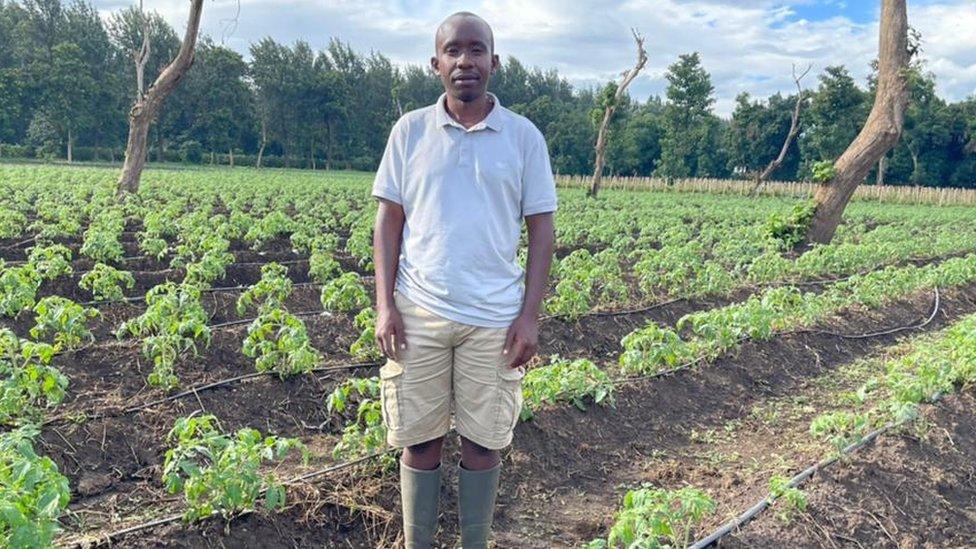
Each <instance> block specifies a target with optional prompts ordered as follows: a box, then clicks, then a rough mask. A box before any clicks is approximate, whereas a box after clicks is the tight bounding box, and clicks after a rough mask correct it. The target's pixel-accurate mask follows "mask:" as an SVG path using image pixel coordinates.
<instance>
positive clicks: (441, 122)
mask: <svg viewBox="0 0 976 549" xmlns="http://www.w3.org/2000/svg"><path fill="white" fill-rule="evenodd" d="M485 93H487V94H488V95H490V96H491V98H492V99H494V100H495V106H494V107H492V108H491V111H490V112H489V113H488V116H486V117H485V119H484V120H482V121H481V122H478V123H477V124H475V125H474V126H471V127H470V128H465V127H464V126H463V125H462V124H461V123H460V122H458V121H457V120H454V118H452V117H451V115H450V114H448V113H447V92H444V93H442V94H441V96H440V97H439V98H438V99H437V108H436V109H435V112H436V113H437V127H444V126H456V127H458V128H460V129H462V130H465V131H473V130H475V129H481V128H479V126H480V125H482V124H484V126H485V127H487V128H491V129H493V130H495V131H496V132H497V131H501V129H502V125H503V124H502V121H503V118H502V112H501V111H502V103H501V101H499V100H498V96H496V95H495V94H493V93H491V92H485Z"/></svg>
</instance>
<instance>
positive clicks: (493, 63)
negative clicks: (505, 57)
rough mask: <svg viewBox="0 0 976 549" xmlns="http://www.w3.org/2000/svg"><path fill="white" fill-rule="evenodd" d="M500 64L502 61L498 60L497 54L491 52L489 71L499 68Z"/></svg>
mask: <svg viewBox="0 0 976 549" xmlns="http://www.w3.org/2000/svg"><path fill="white" fill-rule="evenodd" d="M501 66H502V62H501V61H500V60H499V58H498V54H497V53H494V54H492V56H491V72H495V71H497V70H498V69H500V68H501Z"/></svg>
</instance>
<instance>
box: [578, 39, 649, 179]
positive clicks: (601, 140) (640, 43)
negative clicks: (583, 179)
mask: <svg viewBox="0 0 976 549" xmlns="http://www.w3.org/2000/svg"><path fill="white" fill-rule="evenodd" d="M630 30H631V32H632V33H633V35H634V40H635V41H636V42H637V63H636V64H635V65H634V68H632V69H630V70H629V71H626V72H624V73H621V76H622V78H621V80H620V84H618V85H617V91H616V93H614V95H613V98H612V99H611V100H610V102H609V103H608V104H607V105H606V106H605V107H604V109H603V120H602V121H601V122H600V130H599V132H597V135H596V146H595V148H596V166H595V168H594V170H593V181H592V182H591V183H590V189H589V191H587V193H586V196H589V197H592V198H596V195H597V193H598V192H600V181H601V180H602V179H603V163H604V160H605V155H606V149H607V128H608V127H609V126H610V119H611V118H613V113H614V111H616V110H617V105H618V104H620V99H621V98H622V97H623V96H624V91H625V90H626V89H627V86H629V85H630V83H631V82H632V81H633V80H634V78H636V77H637V74H638V73H640V71H641V69H643V68H644V65H646V64H647V51H646V50H644V37H643V36H641V35H640V33H638V32H637V30H636V29H630Z"/></svg>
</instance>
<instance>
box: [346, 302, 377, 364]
mask: <svg viewBox="0 0 976 549" xmlns="http://www.w3.org/2000/svg"><path fill="white" fill-rule="evenodd" d="M354 323H355V324H356V327H357V328H359V330H360V332H359V337H358V338H356V341H354V342H353V343H352V345H350V346H349V354H350V355H352V356H353V357H354V358H356V359H358V360H376V359H378V358H381V357H382V356H383V353H382V351H380V347H379V345H377V344H376V310H375V309H373V308H372V307H367V308H365V309H363V310H362V311H359V313H358V314H356V318H355V319H354Z"/></svg>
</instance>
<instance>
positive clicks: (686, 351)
mask: <svg viewBox="0 0 976 549" xmlns="http://www.w3.org/2000/svg"><path fill="white" fill-rule="evenodd" d="M620 345H621V346H622V347H623V348H624V352H623V353H621V355H620V366H621V369H622V370H623V371H624V372H628V373H652V372H657V371H660V370H661V369H664V368H674V367H676V366H679V365H681V364H684V363H687V362H689V361H691V360H692V359H693V358H694V355H695V349H694V347H692V346H691V345H688V344H687V343H685V342H684V341H683V340H682V339H681V338H680V337H679V336H678V334H677V333H675V332H674V331H673V330H670V329H668V328H663V327H661V326H659V325H657V324H655V323H649V324H647V325H646V326H644V327H643V328H640V329H638V330H635V331H633V332H631V333H629V334H627V335H626V336H624V338H623V339H622V340H621V341H620Z"/></svg>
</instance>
